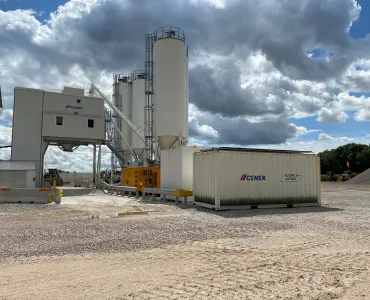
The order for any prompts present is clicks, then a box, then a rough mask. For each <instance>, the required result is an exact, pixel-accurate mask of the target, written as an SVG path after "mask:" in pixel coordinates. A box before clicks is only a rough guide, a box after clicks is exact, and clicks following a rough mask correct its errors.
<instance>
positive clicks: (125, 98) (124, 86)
mask: <svg viewBox="0 0 370 300" xmlns="http://www.w3.org/2000/svg"><path fill="white" fill-rule="evenodd" d="M119 94H120V96H121V97H122V113H123V114H124V115H125V116H126V117H127V118H128V119H129V120H130V121H131V122H132V84H131V83H128V82H120V83H119ZM121 124H122V125H121V126H122V127H121V131H122V134H123V136H124V137H125V139H126V141H127V142H128V143H129V144H130V146H132V135H133V134H134V133H133V132H132V129H131V127H130V125H128V124H127V123H126V122H125V121H123V120H122V122H121ZM122 148H123V149H125V150H128V147H127V145H126V143H125V142H124V141H123V140H122Z"/></svg>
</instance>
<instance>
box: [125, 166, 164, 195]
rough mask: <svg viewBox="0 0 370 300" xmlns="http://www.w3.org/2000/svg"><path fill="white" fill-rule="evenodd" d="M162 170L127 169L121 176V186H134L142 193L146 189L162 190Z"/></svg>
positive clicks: (158, 168) (155, 168)
mask: <svg viewBox="0 0 370 300" xmlns="http://www.w3.org/2000/svg"><path fill="white" fill-rule="evenodd" d="M160 170H161V168H160V167H136V168H125V169H123V171H122V174H121V185H122V186H134V187H136V188H137V189H138V191H141V192H142V191H143V189H144V188H160V187H161V172H160Z"/></svg>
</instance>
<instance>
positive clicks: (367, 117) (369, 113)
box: [355, 109, 370, 121]
mask: <svg viewBox="0 0 370 300" xmlns="http://www.w3.org/2000/svg"><path fill="white" fill-rule="evenodd" d="M355 120H356V121H370V109H360V110H359V111H358V112H357V113H356V114H355Z"/></svg>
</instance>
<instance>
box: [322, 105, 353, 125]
mask: <svg viewBox="0 0 370 300" xmlns="http://www.w3.org/2000/svg"><path fill="white" fill-rule="evenodd" d="M347 118H348V114H347V113H346V112H344V111H339V110H337V109H335V108H332V109H330V108H326V107H325V108H323V109H321V111H320V112H319V114H318V116H317V121H319V122H323V123H327V124H338V123H344V122H345V121H346V120H347Z"/></svg>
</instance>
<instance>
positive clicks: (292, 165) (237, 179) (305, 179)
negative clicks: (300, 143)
mask: <svg viewBox="0 0 370 300" xmlns="http://www.w3.org/2000/svg"><path fill="white" fill-rule="evenodd" d="M193 164H194V166H193V170H194V187H193V193H194V201H195V203H196V204H197V205H199V206H204V207H208V208H214V209H216V210H220V209H235V208H248V207H253V206H262V207H263V206H265V207H268V206H276V207H280V206H285V207H286V206H287V205H295V206H319V205H320V158H319V156H318V155H315V154H312V153H311V154H307V153H303V152H297V151H274V150H261V149H232V148H220V149H211V150H205V151H197V152H195V153H194V160H193Z"/></svg>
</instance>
